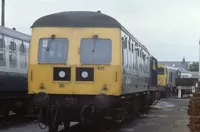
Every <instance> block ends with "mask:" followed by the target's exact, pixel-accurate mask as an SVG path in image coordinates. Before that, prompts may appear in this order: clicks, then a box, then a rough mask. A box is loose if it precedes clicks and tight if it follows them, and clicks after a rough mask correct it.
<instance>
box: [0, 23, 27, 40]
mask: <svg viewBox="0 0 200 132" xmlns="http://www.w3.org/2000/svg"><path fill="white" fill-rule="evenodd" d="M0 34H1V35H5V36H8V37H11V38H15V39H20V40H23V41H26V42H29V40H30V36H29V35H27V34H24V33H22V32H19V31H16V30H13V29H10V28H7V27H3V26H0Z"/></svg>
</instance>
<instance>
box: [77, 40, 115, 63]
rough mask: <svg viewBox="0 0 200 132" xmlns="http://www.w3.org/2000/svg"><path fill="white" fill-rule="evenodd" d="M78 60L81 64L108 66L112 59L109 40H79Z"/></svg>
mask: <svg viewBox="0 0 200 132" xmlns="http://www.w3.org/2000/svg"><path fill="white" fill-rule="evenodd" d="M80 49H81V50H80V58H81V63H82V64H108V63H110V62H111V59H112V41H111V40H110V39H98V38H96V39H95V38H84V39H82V40H81V46H80Z"/></svg>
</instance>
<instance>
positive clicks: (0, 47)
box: [0, 38, 6, 66]
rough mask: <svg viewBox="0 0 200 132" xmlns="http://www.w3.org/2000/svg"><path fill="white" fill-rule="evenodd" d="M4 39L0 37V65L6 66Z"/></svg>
mask: <svg viewBox="0 0 200 132" xmlns="http://www.w3.org/2000/svg"><path fill="white" fill-rule="evenodd" d="M5 53H6V52H5V40H4V38H0V66H6V56H5Z"/></svg>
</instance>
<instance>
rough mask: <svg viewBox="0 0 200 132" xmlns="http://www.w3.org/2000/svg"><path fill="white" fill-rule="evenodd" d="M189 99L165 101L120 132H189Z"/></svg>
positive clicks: (161, 101) (159, 102)
mask: <svg viewBox="0 0 200 132" xmlns="http://www.w3.org/2000/svg"><path fill="white" fill-rule="evenodd" d="M188 103H189V99H174V98H171V99H170V98H169V99H163V100H160V101H158V102H157V103H156V104H155V105H154V106H153V107H152V109H151V110H150V111H149V113H148V114H147V115H144V116H142V117H141V118H140V119H137V120H135V121H132V122H131V123H129V124H127V125H125V126H123V127H122V128H121V129H120V130H119V131H118V132H189V128H188V127H187V125H188V123H189V122H188V121H189V118H188V116H187V106H188Z"/></svg>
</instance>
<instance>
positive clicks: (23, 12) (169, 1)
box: [6, 0, 200, 61]
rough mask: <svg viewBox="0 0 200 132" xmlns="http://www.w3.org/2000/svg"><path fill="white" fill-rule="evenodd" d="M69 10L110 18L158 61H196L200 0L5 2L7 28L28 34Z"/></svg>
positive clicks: (38, 0)
mask: <svg viewBox="0 0 200 132" xmlns="http://www.w3.org/2000/svg"><path fill="white" fill-rule="evenodd" d="M70 10H89V11H97V10H101V11H102V13H105V14H108V15H111V16H112V17H114V18H115V19H117V20H118V21H119V22H120V23H121V24H122V25H124V26H125V27H126V28H127V30H129V31H130V32H131V33H132V34H133V35H134V36H135V37H136V38H137V39H138V40H139V41H140V42H141V43H143V44H144V45H145V46H146V47H147V48H148V49H149V51H150V53H151V54H152V55H154V56H155V57H156V58H157V59H158V60H182V58H183V56H185V58H186V60H190V61H193V60H194V61H196V60H198V49H199V47H198V46H199V45H198V39H199V38H200V15H199V14H200V0H151V1H150V0H6V26H7V27H10V28H12V27H16V29H17V30H19V31H22V32H24V33H27V34H31V29H30V26H31V25H32V23H33V22H34V21H35V20H36V19H37V18H39V17H41V16H44V15H47V14H50V13H54V12H60V11H70Z"/></svg>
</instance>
